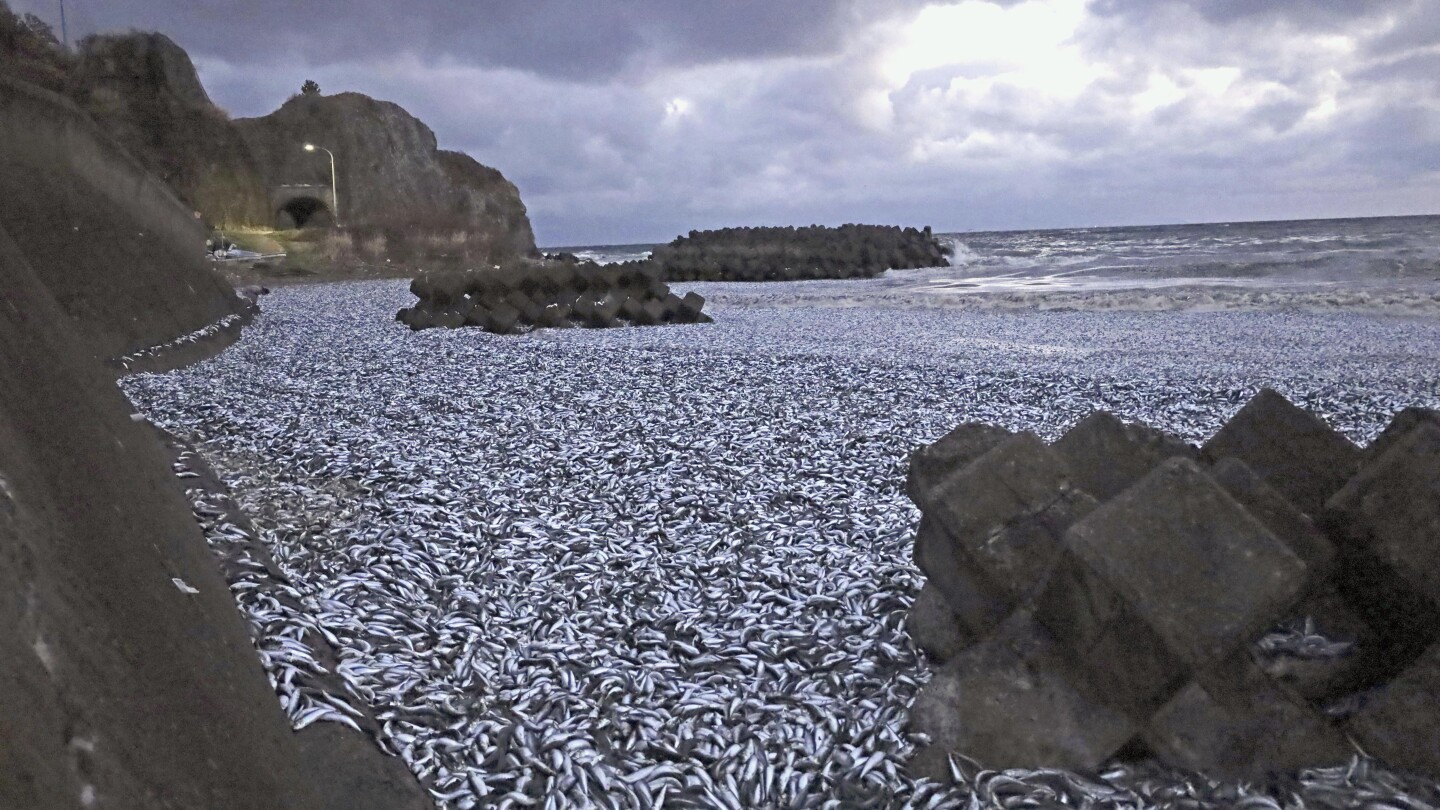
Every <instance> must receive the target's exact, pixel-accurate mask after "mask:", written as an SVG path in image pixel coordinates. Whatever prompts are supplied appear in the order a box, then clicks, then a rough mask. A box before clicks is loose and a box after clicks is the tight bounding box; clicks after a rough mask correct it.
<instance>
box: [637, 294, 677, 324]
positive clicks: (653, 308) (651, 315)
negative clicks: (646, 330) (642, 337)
mask: <svg viewBox="0 0 1440 810" xmlns="http://www.w3.org/2000/svg"><path fill="white" fill-rule="evenodd" d="M640 308H641V309H642V310H644V312H645V320H646V321H647V322H648V323H652V324H657V323H666V322H668V321H669V320H670V309H669V307H668V306H667V305H666V304H665V299H663V298H651V299H650V300H648V301H645V302H644V303H642V304H641V305H640Z"/></svg>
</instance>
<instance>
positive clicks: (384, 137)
mask: <svg viewBox="0 0 1440 810" xmlns="http://www.w3.org/2000/svg"><path fill="white" fill-rule="evenodd" d="M235 126H236V128H237V129H238V130H239V132H240V134H241V135H242V136H243V137H244V139H245V143H246V144H247V145H248V146H249V149H250V152H251V154H253V155H254V156H255V158H256V160H257V161H258V162H259V164H260V166H261V167H262V170H263V172H264V174H265V177H266V180H267V183H268V184H269V185H270V187H272V188H273V187H276V186H279V185H281V184H284V183H294V184H313V185H323V186H328V185H329V184H330V160H329V156H328V155H326V154H325V153H324V152H320V151H315V152H306V151H305V150H304V148H303V147H304V145H305V144H306V143H315V144H317V145H320V146H323V147H325V148H326V149H329V150H330V151H331V152H333V153H334V154H335V171H336V174H337V176H338V180H337V183H336V185H337V186H338V190H339V207H340V212H339V213H340V219H341V221H342V222H344V223H345V224H347V225H375V226H382V227H389V228H405V229H413V230H420V231H427V232H446V231H467V232H471V233H475V234H478V235H479V236H480V238H481V239H482V240H484V241H486V242H487V243H488V244H489V245H491V246H494V247H496V248H499V250H500V251H501V252H502V253H508V254H512V255H529V254H532V253H534V252H535V236H534V234H533V233H532V232H531V230H530V220H529V218H528V217H527V216H526V213H525V206H524V204H523V203H521V201H520V193H519V191H518V190H517V189H516V188H515V186H514V185H513V184H511V183H510V182H509V181H507V180H506V179H505V178H504V177H503V176H502V175H501V174H500V172H498V171H496V170H494V169H491V168H489V167H487V166H483V165H481V164H480V163H478V162H476V161H475V160H474V159H473V158H471V157H470V156H468V155H465V154H461V153H459V152H444V151H441V150H440V149H439V145H438V144H437V142H436V139H435V133H434V132H432V131H431V130H430V128H429V127H427V126H425V124H424V123H422V122H421V121H420V120H419V119H417V118H415V116H413V115H411V114H410V113H408V112H406V111H405V110H404V109H403V108H402V107H400V105H398V104H394V103H391V102H388V101H378V100H376V99H373V98H370V97H369V96H365V95H361V94H359V93H339V94H337V95H333V96H322V95H319V94H315V95H298V96H295V97H294V98H291V99H290V100H289V101H287V102H285V104H284V105H283V106H281V107H280V109H278V110H276V111H275V112H273V113H271V114H269V115H267V116H264V117H262V118H242V119H237V120H236V121H235Z"/></svg>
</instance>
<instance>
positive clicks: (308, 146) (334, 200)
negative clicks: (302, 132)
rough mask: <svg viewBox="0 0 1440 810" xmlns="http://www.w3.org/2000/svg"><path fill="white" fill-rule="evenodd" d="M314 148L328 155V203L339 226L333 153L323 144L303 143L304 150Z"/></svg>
mask: <svg viewBox="0 0 1440 810" xmlns="http://www.w3.org/2000/svg"><path fill="white" fill-rule="evenodd" d="M316 149H319V150H320V151H322V152H324V153H325V154H327V155H329V156H330V204H331V205H333V206H334V207H335V227H337V228H338V227H340V192H339V190H337V189H336V187H335V153H334V152H331V151H330V150H329V149H326V148H325V147H323V146H316V145H315V144H313V143H307V144H305V151H306V152H314V151H315V150H316Z"/></svg>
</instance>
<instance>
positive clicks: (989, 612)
mask: <svg viewBox="0 0 1440 810" xmlns="http://www.w3.org/2000/svg"><path fill="white" fill-rule="evenodd" d="M915 563H916V565H918V566H920V570H921V571H923V572H924V573H925V576H926V577H927V578H928V579H929V584H930V585H932V586H934V588H935V590H936V591H937V592H938V593H939V594H940V595H941V597H942V598H943V599H944V601H945V604H946V605H948V606H949V608H950V611H951V612H952V613H953V614H955V616H956V617H957V618H958V619H959V620H960V623H961V624H962V625H963V626H964V627H965V628H966V629H968V630H969V632H970V634H971V635H972V636H975V637H980V636H984V635H986V634H988V633H989V632H990V631H991V630H993V629H995V627H996V626H998V625H999V624H1000V622H1002V621H1004V620H1005V617H1006V616H1009V615H1010V613H1011V612H1012V611H1013V610H1014V608H1015V600H1014V598H1013V597H1012V596H1011V594H1010V592H1009V591H1008V590H1006V589H1005V588H1002V587H1000V586H999V585H997V584H996V583H994V582H992V581H990V579H989V578H987V577H986V576H985V575H984V573H983V572H981V571H979V570H978V569H976V567H975V566H974V565H973V564H972V563H971V562H970V561H969V560H967V559H965V558H964V557H962V556H961V555H960V552H959V550H958V549H957V548H956V546H955V544H954V543H953V542H951V540H950V538H949V537H947V536H946V534H945V532H944V530H943V529H941V528H940V527H939V525H938V524H937V523H936V521H935V520H934V519H933V518H932V517H930V516H928V515H925V516H921V518H920V528H919V529H918V530H917V531H916V533H915Z"/></svg>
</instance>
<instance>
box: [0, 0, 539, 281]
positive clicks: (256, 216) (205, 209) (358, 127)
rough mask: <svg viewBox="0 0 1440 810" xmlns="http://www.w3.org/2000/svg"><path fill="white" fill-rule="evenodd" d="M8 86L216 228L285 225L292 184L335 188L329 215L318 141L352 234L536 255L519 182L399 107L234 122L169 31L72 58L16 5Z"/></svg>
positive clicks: (304, 102) (317, 105) (308, 109)
mask: <svg viewBox="0 0 1440 810" xmlns="http://www.w3.org/2000/svg"><path fill="white" fill-rule="evenodd" d="M0 76H9V77H11V78H14V79H19V80H21V81H24V82H26V83H27V84H32V85H37V86H40V87H43V88H45V89H48V90H51V91H53V92H56V93H58V94H60V95H63V96H66V97H67V98H69V99H70V100H72V101H73V102H75V103H76V104H77V105H78V106H79V107H80V108H81V109H82V110H83V111H84V112H85V113H86V114H88V115H89V116H91V117H92V118H93V119H94V120H95V121H97V122H98V123H99V124H100V125H101V126H102V127H103V128H104V129H105V131H106V132H107V133H108V134H109V135H110V136H111V137H113V138H114V139H115V140H117V141H119V142H120V144H121V145H122V146H123V148H124V149H125V150H126V151H127V152H129V153H130V154H131V155H133V156H134V157H135V158H136V159H137V160H138V161H139V162H140V164H141V165H142V166H144V168H145V169H147V170H148V171H150V172H152V173H153V174H154V175H155V176H157V177H159V178H160V179H161V180H162V181H164V182H165V184H167V185H168V186H169V187H170V188H171V190H172V191H173V192H174V193H175V194H176V196H177V197H179V199H180V200H181V201H183V202H184V204H185V205H187V206H188V207H189V208H190V209H191V210H193V211H198V212H200V214H201V216H202V219H203V220H204V222H205V223H208V224H210V225H212V226H231V227H238V226H247V225H248V226H261V227H269V226H273V225H276V224H279V223H280V222H281V221H282V220H283V219H284V217H283V216H282V215H281V214H282V212H281V211H280V210H279V208H280V205H279V204H277V202H276V199H277V191H278V190H279V187H280V186H283V185H294V184H304V185H314V186H324V187H325V189H326V190H327V191H322V192H321V193H320V194H319V196H320V197H324V198H325V199H324V200H321V201H320V202H323V203H324V204H325V205H326V207H327V208H328V204H329V202H330V201H329V195H328V188H329V185H330V164H329V160H328V158H327V157H326V155H325V154H324V153H323V152H313V153H307V152H305V151H303V150H302V146H303V145H304V144H305V143H306V142H311V141H313V142H315V143H317V144H320V145H321V146H325V147H327V148H328V149H330V150H331V151H333V152H334V153H335V154H336V156H337V158H338V159H337V162H336V169H337V172H338V174H339V182H338V184H337V185H338V186H339V202H340V207H341V213H342V214H343V217H342V221H343V222H344V223H345V224H346V225H347V226H350V225H354V226H373V227H378V228H386V229H408V230H412V231H418V232H423V233H433V234H447V235H451V234H455V233H457V232H463V233H464V234H466V237H467V238H466V242H467V244H469V245H471V246H473V247H474V248H478V249H479V252H481V253H482V254H486V255H488V257H489V258H491V259H493V260H495V261H500V260H502V259H504V258H507V257H510V256H515V255H532V254H534V253H535V237H534V234H533V233H532V231H531V228H530V220H529V217H528V216H527V215H526V212H525V205H524V203H522V202H521V201H520V194H519V191H518V190H517V189H516V188H515V186H514V185H513V184H511V183H510V182H509V181H507V180H506V179H505V178H504V177H503V176H502V175H501V174H500V172H498V171H496V170H495V169H492V168H489V167H487V166H483V165H481V164H480V163H478V162H477V161H475V160H474V159H473V158H471V157H469V156H468V155H465V154H462V153H459V152H444V151H441V150H440V149H439V148H438V144H437V142H436V138H435V134H434V132H432V131H431V130H430V128H429V127H427V126H425V124H423V123H422V122H420V121H419V120H417V119H416V118H415V117H414V116H412V115H410V114H409V113H408V112H406V111H405V110H404V109H402V108H401V107H400V106H398V105H396V104H392V103H389V102H384V101H377V100H375V99H371V98H368V97H366V96H363V95H360V94H357V93H341V94H337V95H334V96H320V95H318V94H317V95H303V96H296V97H295V98H292V99H290V100H289V101H288V102H286V103H285V104H284V105H283V106H281V107H280V109H278V110H276V111H275V112H274V113H271V114H270V115H267V116H263V117H261V118H252V119H241V120H237V121H231V120H230V119H229V118H228V116H226V114H225V113H224V112H223V111H222V110H221V109H219V108H218V107H216V106H215V105H214V104H213V103H212V102H211V100H210V98H209V95H208V94H207V93H206V92H205V88H204V86H203V85H202V84H201V82H200V78H199V76H198V74H197V73H196V70H195V66H194V64H193V63H192V62H191V60H190V57H189V55H188V54H187V53H186V52H185V51H184V49H183V48H181V47H180V46H179V45H177V44H176V43H175V42H173V41H172V40H170V39H169V38H168V37H166V36H164V35H163V34H154V33H129V34H119V35H106V36H94V37H89V38H87V39H85V40H84V41H83V42H82V43H81V44H80V46H79V49H78V53H77V54H75V55H70V54H66V53H64V52H63V51H61V50H60V49H59V48H58V47H56V46H55V45H54V43H53V42H52V41H51V40H50V39H49V38H48V37H47V36H43V35H39V36H37V35H36V34H35V33H34V32H33V31H31V30H29V29H27V27H26V26H25V25H24V24H23V22H22V21H21V20H20V19H19V18H17V17H16V16H15V15H14V14H12V13H10V11H9V10H8V8H7V7H6V6H5V3H4V0H0ZM327 213H329V212H328V211H327ZM327 220H333V218H332V217H326V218H324V220H316V221H317V222H318V221H327Z"/></svg>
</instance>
